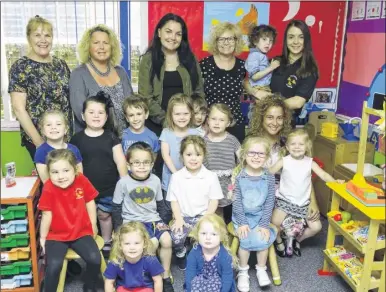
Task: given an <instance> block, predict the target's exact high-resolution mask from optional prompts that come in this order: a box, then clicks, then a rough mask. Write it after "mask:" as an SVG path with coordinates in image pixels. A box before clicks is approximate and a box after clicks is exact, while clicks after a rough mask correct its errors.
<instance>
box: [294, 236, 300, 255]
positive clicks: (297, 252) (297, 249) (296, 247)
mask: <svg viewBox="0 0 386 292" xmlns="http://www.w3.org/2000/svg"><path fill="white" fill-rule="evenodd" d="M293 252H294V254H295V255H296V256H298V257H301V256H302V252H301V251H300V242H299V241H297V240H296V239H295V240H294V241H293Z"/></svg>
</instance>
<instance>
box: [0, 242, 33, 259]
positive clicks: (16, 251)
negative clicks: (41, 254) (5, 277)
mask: <svg viewBox="0 0 386 292" xmlns="http://www.w3.org/2000/svg"><path fill="white" fill-rule="evenodd" d="M30 251H31V249H30V247H29V246H27V247H15V248H13V249H11V250H9V251H2V252H1V261H2V262H9V261H17V260H26V259H29V256H30Z"/></svg>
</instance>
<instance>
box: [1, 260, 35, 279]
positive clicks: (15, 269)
mask: <svg viewBox="0 0 386 292" xmlns="http://www.w3.org/2000/svg"><path fill="white" fill-rule="evenodd" d="M29 272H31V261H21V262H14V263H13V264H10V265H6V266H1V267H0V274H1V276H12V275H19V274H22V273H29Z"/></svg>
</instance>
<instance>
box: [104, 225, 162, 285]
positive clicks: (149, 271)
mask: <svg viewBox="0 0 386 292" xmlns="http://www.w3.org/2000/svg"><path fill="white" fill-rule="evenodd" d="M152 250H153V247H152V242H151V241H150V238H149V234H148V232H147V230H146V228H145V226H144V225H143V224H142V223H140V222H129V223H125V224H123V225H121V227H120V228H119V229H118V231H117V233H116V234H115V235H114V243H113V248H112V250H111V254H110V262H109V263H108V265H107V268H106V271H105V272H104V276H105V278H106V279H105V291H106V292H114V291H117V292H125V291H128V292H129V291H136V292H161V291H162V273H163V272H164V269H163V268H162V265H161V264H160V262H159V261H158V259H157V257H156V256H154V255H153V254H152ZM115 289H116V290H115Z"/></svg>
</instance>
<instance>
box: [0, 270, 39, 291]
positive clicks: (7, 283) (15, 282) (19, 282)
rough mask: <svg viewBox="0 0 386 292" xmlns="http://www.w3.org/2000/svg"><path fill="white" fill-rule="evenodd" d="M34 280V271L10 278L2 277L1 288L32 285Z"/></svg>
mask: <svg viewBox="0 0 386 292" xmlns="http://www.w3.org/2000/svg"><path fill="white" fill-rule="evenodd" d="M31 282H32V273H29V274H25V275H17V276H13V277H11V278H8V279H4V278H2V279H1V289H2V290H3V289H15V288H18V287H20V286H30V285H31Z"/></svg>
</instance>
